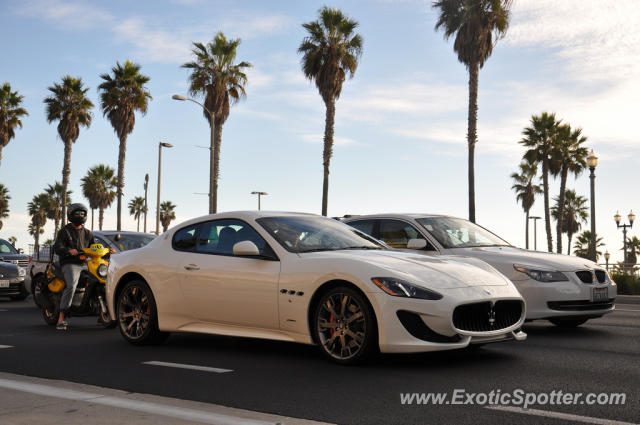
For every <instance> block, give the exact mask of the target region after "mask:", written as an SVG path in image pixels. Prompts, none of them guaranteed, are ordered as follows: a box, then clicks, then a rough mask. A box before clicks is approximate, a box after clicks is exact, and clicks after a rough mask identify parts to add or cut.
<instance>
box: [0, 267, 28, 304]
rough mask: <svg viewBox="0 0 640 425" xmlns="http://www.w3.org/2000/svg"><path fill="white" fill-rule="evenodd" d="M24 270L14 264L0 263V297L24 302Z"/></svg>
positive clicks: (25, 295)
mask: <svg viewBox="0 0 640 425" xmlns="http://www.w3.org/2000/svg"><path fill="white" fill-rule="evenodd" d="M24 276H25V269H23V268H22V267H18V266H17V265H15V264H12V263H7V262H0V297H9V298H11V299H12V300H24V299H25V298H26V297H27V294H26V293H25V290H24Z"/></svg>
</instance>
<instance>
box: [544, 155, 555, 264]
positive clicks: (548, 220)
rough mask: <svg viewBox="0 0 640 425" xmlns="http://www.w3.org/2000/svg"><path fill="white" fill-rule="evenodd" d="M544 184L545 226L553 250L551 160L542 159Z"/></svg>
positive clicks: (548, 242) (549, 248)
mask: <svg viewBox="0 0 640 425" xmlns="http://www.w3.org/2000/svg"><path fill="white" fill-rule="evenodd" d="M542 185H543V191H544V227H545V230H546V231H547V249H548V251H549V252H553V240H552V238H551V214H549V161H548V160H547V159H544V160H543V161H542Z"/></svg>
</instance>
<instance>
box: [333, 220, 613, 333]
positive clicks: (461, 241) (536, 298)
mask: <svg viewBox="0 0 640 425" xmlns="http://www.w3.org/2000/svg"><path fill="white" fill-rule="evenodd" d="M343 221H344V222H345V223H348V224H349V225H351V226H354V227H355V228H356V229H359V230H360V231H362V232H364V233H367V234H368V235H371V236H373V237H375V238H378V239H380V240H381V241H384V242H386V243H387V244H389V245H391V246H392V247H394V248H399V249H407V248H409V249H414V250H415V251H414V252H420V253H422V254H427V255H430V256H433V255H439V254H449V255H450V254H457V255H465V256H469V257H474V258H478V259H480V260H483V261H486V262H487V263H489V264H491V265H492V266H493V267H495V268H496V269H498V270H499V271H501V272H502V273H503V274H504V275H505V276H507V277H508V278H509V279H510V280H511V281H512V282H513V283H514V284H515V285H516V287H517V288H518V290H519V291H520V293H521V294H522V296H523V297H524V299H525V301H526V303H527V319H528V320H535V319H547V320H549V321H551V323H553V324H555V325H558V326H563V327H575V326H579V325H581V324H583V323H584V322H586V321H587V320H589V319H592V318H596V317H600V316H602V315H604V314H607V313H610V312H612V311H613V310H614V309H615V298H616V295H617V286H616V284H615V282H614V281H613V280H611V278H610V277H609V275H608V273H607V272H606V270H604V268H602V267H600V266H599V265H598V264H596V263H594V262H593V261H589V260H586V259H584V258H579V257H572V256H569V255H561V254H551V253H546V252H539V251H530V250H526V249H521V248H516V247H515V246H512V245H511V244H509V243H508V242H506V241H505V240H503V239H501V238H500V237H498V236H496V235H494V234H493V233H491V232H490V231H488V230H486V229H484V228H483V227H480V226H478V225H476V224H474V223H471V222H470V221H468V220H464V219H462V218H456V217H450V216H445V215H435V214H378V215H368V216H351V217H348V218H345V219H344V220H343Z"/></svg>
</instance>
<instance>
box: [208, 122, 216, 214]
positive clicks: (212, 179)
mask: <svg viewBox="0 0 640 425" xmlns="http://www.w3.org/2000/svg"><path fill="white" fill-rule="evenodd" d="M209 127H210V129H211V140H210V141H209V144H210V146H209V214H215V213H216V210H217V207H218V190H217V188H218V175H217V174H216V170H217V168H216V166H215V164H216V158H217V157H216V120H215V117H214V116H213V114H211V115H210V117H209ZM214 188H215V190H214Z"/></svg>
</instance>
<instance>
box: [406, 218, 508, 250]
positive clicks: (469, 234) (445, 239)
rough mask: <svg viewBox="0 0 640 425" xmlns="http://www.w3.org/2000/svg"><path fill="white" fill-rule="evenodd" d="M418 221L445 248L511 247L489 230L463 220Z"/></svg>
mask: <svg viewBox="0 0 640 425" xmlns="http://www.w3.org/2000/svg"><path fill="white" fill-rule="evenodd" d="M417 221H418V223H420V224H421V225H422V226H423V227H424V228H425V229H427V231H428V232H429V233H430V234H431V236H433V237H434V238H436V240H437V241H438V242H440V245H442V246H443V247H444V248H471V247H478V246H509V245H510V244H509V243H508V242H506V241H505V240H503V239H500V238H499V237H497V236H496V235H494V234H493V233H491V232H489V231H488V230H486V229H484V228H482V227H480V226H478V225H476V224H473V223H472V222H470V221H467V220H463V219H461V218H453V217H429V218H419V219H417Z"/></svg>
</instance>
